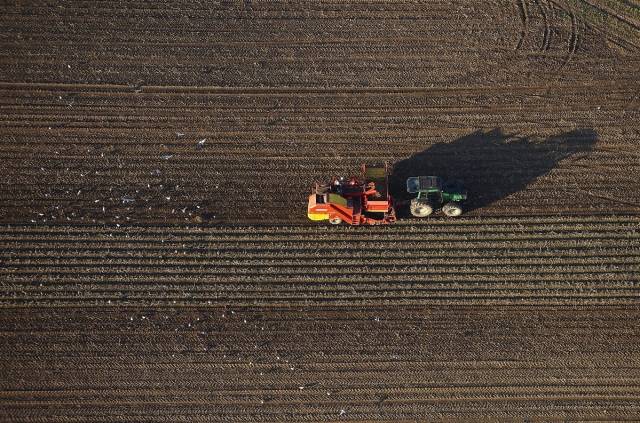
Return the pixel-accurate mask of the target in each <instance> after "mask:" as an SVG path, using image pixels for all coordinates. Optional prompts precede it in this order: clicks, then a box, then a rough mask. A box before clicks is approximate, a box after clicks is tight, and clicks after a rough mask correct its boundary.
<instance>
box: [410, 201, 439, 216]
mask: <svg viewBox="0 0 640 423" xmlns="http://www.w3.org/2000/svg"><path fill="white" fill-rule="evenodd" d="M409 211H411V214H412V215H414V216H415V217H427V216H429V215H430V214H431V213H433V205H432V204H431V203H429V202H428V201H419V200H418V199H416V198H414V199H413V200H411V205H410V206H409Z"/></svg>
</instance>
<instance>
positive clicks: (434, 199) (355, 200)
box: [307, 164, 467, 225]
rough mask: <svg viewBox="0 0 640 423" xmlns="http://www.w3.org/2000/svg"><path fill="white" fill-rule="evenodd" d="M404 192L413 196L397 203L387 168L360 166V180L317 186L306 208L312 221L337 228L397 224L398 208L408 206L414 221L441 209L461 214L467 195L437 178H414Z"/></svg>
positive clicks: (337, 179) (457, 185) (342, 179)
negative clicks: (393, 195)
mask: <svg viewBox="0 0 640 423" xmlns="http://www.w3.org/2000/svg"><path fill="white" fill-rule="evenodd" d="M406 187H407V192H408V193H409V194H411V195H412V196H414V197H413V198H411V199H410V200H407V201H396V200H394V198H392V196H391V193H390V192H389V166H388V165H387V164H385V165H382V166H380V165H376V166H367V165H362V174H361V176H352V177H350V178H345V177H335V176H334V177H333V178H331V180H330V181H329V182H328V183H316V184H315V187H314V188H313V191H312V193H311V195H309V203H308V206H307V216H308V217H309V219H311V220H315V221H322V220H328V221H329V223H331V224H334V225H339V224H341V223H347V224H350V225H380V224H388V223H393V222H395V221H396V210H397V208H398V207H402V206H405V205H407V203H408V205H409V211H410V212H411V214H412V215H413V216H415V217H427V216H429V215H431V214H432V213H433V212H434V211H436V210H438V209H442V212H443V213H444V214H445V215H446V216H450V217H456V216H460V215H461V214H462V205H461V203H462V201H464V200H466V198H467V193H466V191H465V190H464V188H463V187H462V185H461V184H460V183H445V182H444V181H443V180H442V178H440V177H438V176H415V177H410V178H408V179H407V180H406Z"/></svg>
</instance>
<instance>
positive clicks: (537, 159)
mask: <svg viewBox="0 0 640 423" xmlns="http://www.w3.org/2000/svg"><path fill="white" fill-rule="evenodd" d="M596 140H597V134H596V132H595V131H593V130H591V129H578V130H574V131H570V132H565V133H562V134H559V135H556V136H552V137H549V138H546V139H531V138H526V137H520V136H518V135H515V134H505V133H504V132H503V131H502V130H501V129H499V128H496V129H493V130H490V131H476V132H474V133H472V134H469V135H466V136H463V137H461V138H458V139H456V140H454V141H452V142H449V143H438V144H434V145H432V146H430V147H428V148H427V149H425V150H424V151H421V152H418V153H416V154H414V155H412V156H411V157H409V158H407V159H404V160H401V161H399V162H397V163H396V164H395V165H394V168H393V171H392V176H391V179H390V190H391V194H392V196H393V197H394V198H396V199H397V200H400V201H404V200H408V199H409V198H411V195H410V194H408V193H407V191H406V186H405V181H406V180H407V178H408V177H410V176H419V175H436V176H440V177H442V178H443V179H444V180H445V181H460V182H462V183H463V184H464V186H465V188H466V189H467V191H468V199H467V200H466V201H465V203H464V205H463V207H464V209H465V212H468V211H471V210H475V209H479V208H482V207H485V206H488V205H490V204H492V203H494V202H496V201H498V200H500V199H502V198H505V197H507V196H509V195H511V194H513V193H515V192H518V191H521V190H523V189H525V188H526V187H527V186H528V185H529V184H531V183H532V182H534V181H535V180H536V179H537V178H539V177H541V176H544V175H546V174H547V173H549V172H550V171H551V170H552V169H553V168H554V167H556V166H557V165H558V163H559V162H561V161H563V160H566V159H568V158H570V157H573V158H574V159H577V158H579V157H582V156H584V155H586V154H587V153H589V152H590V151H591V150H592V148H593V146H594V144H595V142H596ZM399 214H400V215H401V216H408V215H409V212H408V210H406V207H401V208H400V210H399Z"/></svg>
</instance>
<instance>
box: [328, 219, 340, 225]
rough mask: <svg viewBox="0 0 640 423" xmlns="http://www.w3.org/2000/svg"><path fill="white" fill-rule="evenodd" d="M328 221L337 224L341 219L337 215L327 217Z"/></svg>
mask: <svg viewBox="0 0 640 423" xmlns="http://www.w3.org/2000/svg"><path fill="white" fill-rule="evenodd" d="M329 223H331V224H332V225H339V224H341V223H342V219H340V218H339V217H332V218H331V219H329Z"/></svg>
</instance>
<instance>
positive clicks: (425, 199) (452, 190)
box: [407, 176, 467, 217]
mask: <svg viewBox="0 0 640 423" xmlns="http://www.w3.org/2000/svg"><path fill="white" fill-rule="evenodd" d="M407 192H408V193H410V194H417V196H416V197H415V198H413V199H412V200H411V204H410V206H409V210H410V211H411V214H412V215H413V216H415V217H427V216H429V215H430V214H432V213H433V212H434V211H435V210H437V209H439V208H442V212H443V213H444V214H445V215H447V216H450V217H456V216H460V215H461V214H462V205H461V203H462V201H464V200H466V199H467V191H466V190H465V189H464V187H463V186H462V184H461V183H459V182H454V183H445V182H444V181H443V180H442V178H440V177H438V176H414V177H411V178H407Z"/></svg>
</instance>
